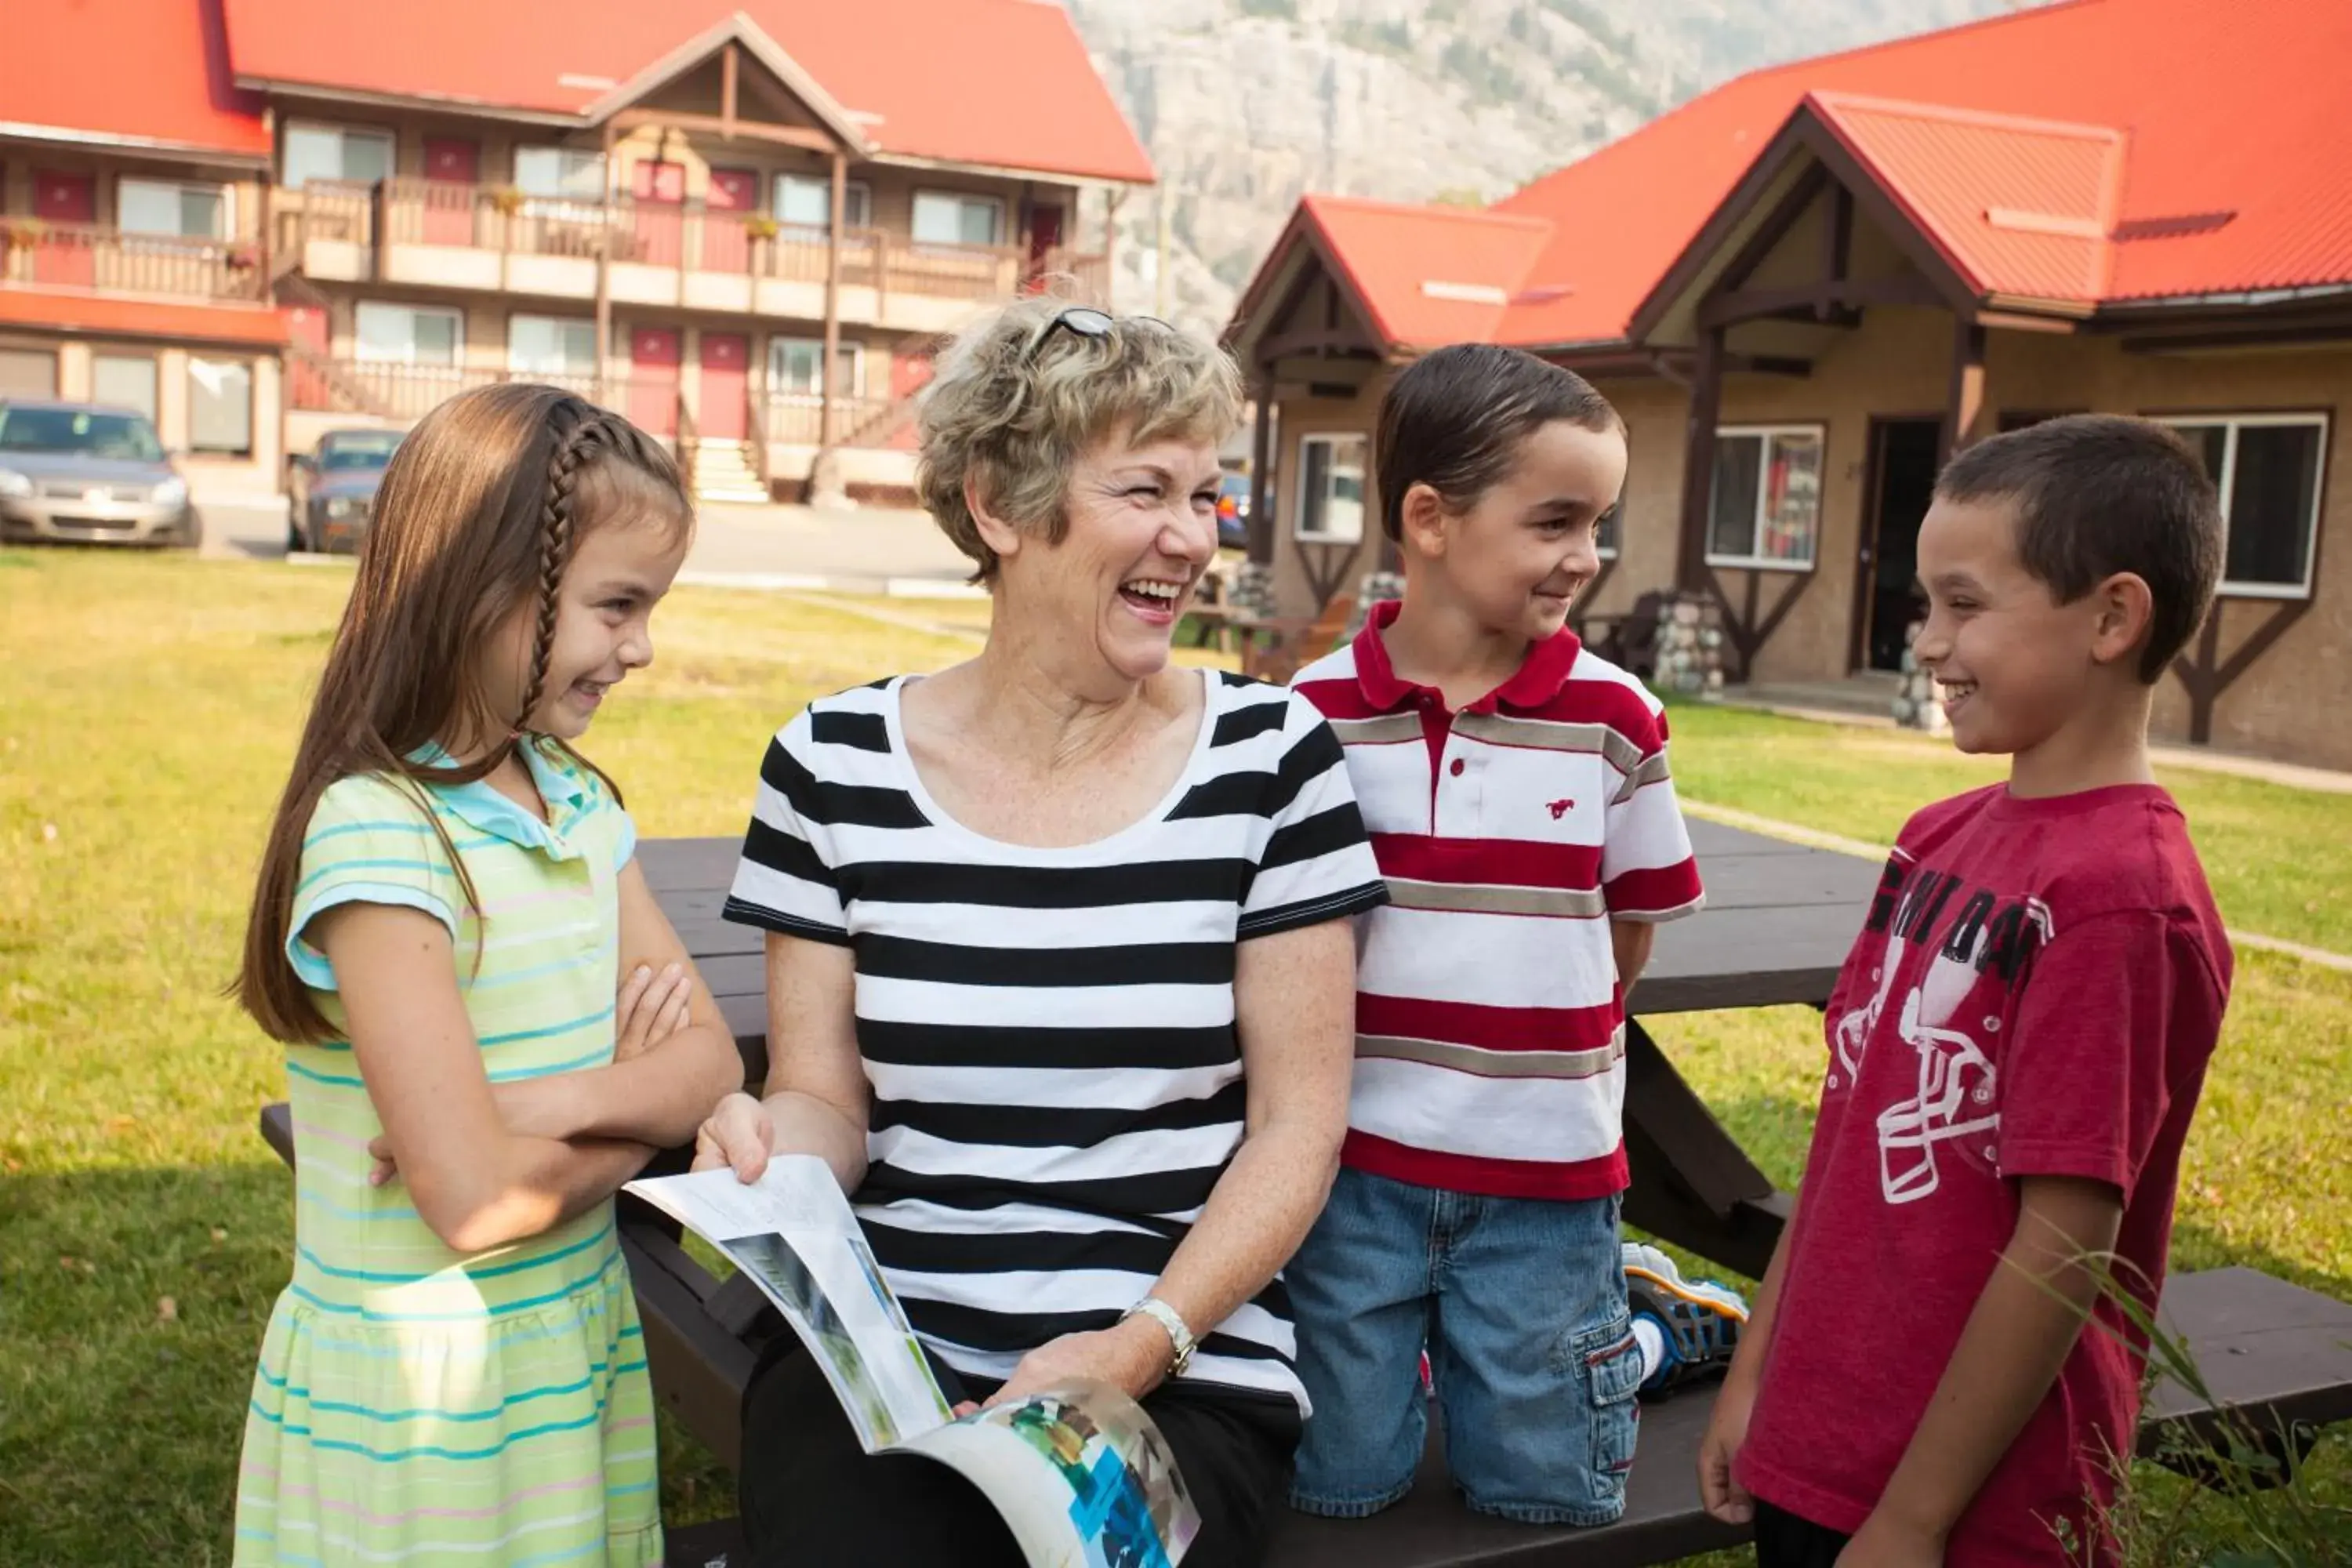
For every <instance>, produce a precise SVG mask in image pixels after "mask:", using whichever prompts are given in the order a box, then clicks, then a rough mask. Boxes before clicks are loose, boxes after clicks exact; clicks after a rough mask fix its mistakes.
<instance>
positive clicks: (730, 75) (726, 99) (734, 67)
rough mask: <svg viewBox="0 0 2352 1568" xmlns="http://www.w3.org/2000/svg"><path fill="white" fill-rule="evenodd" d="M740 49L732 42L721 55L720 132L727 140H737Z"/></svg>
mask: <svg viewBox="0 0 2352 1568" xmlns="http://www.w3.org/2000/svg"><path fill="white" fill-rule="evenodd" d="M739 54H740V51H739V50H738V49H737V47H736V46H735V45H734V44H732V43H730V44H729V45H728V46H727V47H726V48H725V49H724V50H723V51H722V52H721V53H720V54H719V136H720V137H721V138H723V139H724V140H726V141H729V142H732V141H734V140H735V92H736V72H737V71H738V69H740V66H739V64H738V61H739Z"/></svg>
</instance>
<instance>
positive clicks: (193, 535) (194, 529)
mask: <svg viewBox="0 0 2352 1568" xmlns="http://www.w3.org/2000/svg"><path fill="white" fill-rule="evenodd" d="M175 542H176V543H177V544H178V545H179V547H180V548H181V549H183V550H195V549H198V548H200V547H202V545H203V544H204V542H205V520H204V519H203V517H201V516H200V515H198V513H197V512H196V510H195V509H194V507H191V508H189V509H188V521H185V522H184V523H182V524H181V525H180V537H179V538H178V540H177V541H175Z"/></svg>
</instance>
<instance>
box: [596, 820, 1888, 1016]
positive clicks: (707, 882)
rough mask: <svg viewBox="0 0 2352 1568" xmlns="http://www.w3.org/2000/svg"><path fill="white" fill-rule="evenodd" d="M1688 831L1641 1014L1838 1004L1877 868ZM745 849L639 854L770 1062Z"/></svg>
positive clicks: (692, 846) (727, 842)
mask: <svg viewBox="0 0 2352 1568" xmlns="http://www.w3.org/2000/svg"><path fill="white" fill-rule="evenodd" d="M1690 836H1691V843H1692V845H1693V846H1694V847H1696V849H1697V851H1698V859H1699V874H1700V877H1701V879H1703V880H1704V881H1705V882H1706V909H1705V910H1702V911H1701V912H1700V913H1699V914H1697V915H1696V916H1694V917H1693V918H1691V919H1689V920H1682V921H1674V922H1672V923H1671V924H1669V925H1667V926H1665V927H1664V928H1663V929H1661V930H1660V931H1659V933H1658V946H1657V951H1656V952H1655V953H1654V955H1653V956H1652V958H1651V960H1650V967H1649V970H1648V972H1647V973H1644V974H1643V976H1642V983H1641V984H1640V986H1639V987H1637V988H1636V990H1635V991H1634V993H1633V1011H1634V1012H1636V1013H1637V1014H1641V1015H1643V1016H1656V1015H1659V1014H1664V1013H1689V1012H1696V1011H1698V1010H1700V1009H1702V1008H1713V1007H1764V1006H1772V1005H1779V1004H1782V1003H1810V1004H1813V1005H1820V1004H1822V1003H1823V1002H1826V1001H1828V1000H1829V994H1830V987H1831V985H1832V983H1833V982H1834V981H1835V980H1836V979H1837V972H1838V965H1839V964H1840V963H1843V961H1844V958H1845V953H1846V949H1847V948H1848V947H1849V946H1851V945H1852V943H1853V938H1854V934H1855V932H1857V931H1860V930H1861V928H1862V918H1863V913H1864V910H1865V909H1867V907H1868V905H1869V901H1870V895H1871V890H1872V889H1874V887H1875V886H1876V885H1877V880H1878V868H1877V867H1876V866H1874V865H1873V864H1872V863H1871V862H1869V861H1867V860H1863V859H1859V858H1855V857H1853V856H1850V855H1839V854H1834V853H1832V852H1830V851H1828V850H1822V849H1808V848H1806V847H1803V846H1802V845H1797V844H1790V843H1787V842H1784V841H1783V840H1780V839H1778V838H1767V837H1762V836H1761V835H1759V834H1754V833H1748V832H1744V831H1742V830H1741V829H1739V828H1736V827H1724V826H1718V825H1717V824H1715V823H1711V822H1701V821H1697V820H1695V819H1694V820H1693V821H1692V822H1691V824H1690ZM739 848H740V841H739V840H737V839H733V838H664V839H653V840H648V841H647V842H646V844H645V845H643V846H642V847H640V848H639V850H638V854H637V859H638V864H639V865H640V866H642V867H643V868H644V869H645V874H646V881H647V883H648V884H650V885H651V887H652V888H653V890H654V893H655V895H656V897H657V898H658V899H659V900H660V901H661V906H662V910H663V911H664V912H665V913H667V915H668V916H669V920H670V924H671V925H673V926H675V927H676V928H677V934H678V936H679V938H680V939H681V940H682V941H684V942H685V943H686V949H687V951H688V952H690V953H692V954H693V955H694V961H695V963H696V964H697V965H698V966H699V968H700V969H701V971H702V978H703V980H704V982H705V983H706V984H709V987H710V989H711V992H712V994H714V995H716V996H717V997H718V998H719V1007H720V1009H721V1010H722V1011H723V1012H724V1013H725V1014H726V1016H727V1022H728V1025H729V1026H730V1027H731V1028H732V1029H733V1030H734V1031H735V1035H736V1038H737V1039H738V1041H739V1042H740V1043H741V1044H742V1045H743V1046H744V1047H745V1048H746V1056H747V1058H749V1057H750V1056H751V1053H752V1052H754V1051H758V1052H759V1053H760V1054H761V1055H762V1056H764V1054H765V1052H764V1047H765V1043H766V1039H767V1031H768V1021H767V1015H766V1002H765V1000H764V996H765V981H764V977H763V973H762V967H763V966H762V959H761V941H762V939H761V932H759V931H756V930H754V929H752V928H751V927H749V926H740V925H730V924H729V923H728V922H727V921H723V920H721V919H720V918H719V909H720V907H721V906H722V905H723V904H725V902H726V901H727V888H728V885H729V884H730V882H731V881H733V879H734V877H735V858H736V855H737V852H738V850H739Z"/></svg>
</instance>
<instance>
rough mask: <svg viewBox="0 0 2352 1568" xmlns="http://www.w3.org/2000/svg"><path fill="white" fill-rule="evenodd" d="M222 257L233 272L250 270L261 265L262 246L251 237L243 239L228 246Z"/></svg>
mask: <svg viewBox="0 0 2352 1568" xmlns="http://www.w3.org/2000/svg"><path fill="white" fill-rule="evenodd" d="M222 259H223V260H224V261H226V262H227V263H228V269H229V270H230V271H232V272H250V271H252V270H253V269H254V268H257V267H258V266H260V265H261V247H259V246H257V245H256V244H254V243H253V242H252V241H251V240H249V239H241V240H239V241H237V242H236V244H235V245H232V246H230V247H228V251H227V253H226V255H225V256H224V257H223V258H222Z"/></svg>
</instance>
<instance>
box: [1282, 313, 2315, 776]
mask: <svg viewBox="0 0 2352 1568" xmlns="http://www.w3.org/2000/svg"><path fill="white" fill-rule="evenodd" d="M1951 342H1952V321H1951V317H1950V316H1949V315H1948V314H1947V313H1945V312H1943V311H1940V310H1927V309H1916V308H1903V307H1885V308H1880V309H1876V310H1871V311H1870V312H1869V313H1868V314H1867V315H1866V317H1865V318H1864V322H1863V324H1862V326H1860V327H1859V328H1857V329H1854V330H1853V331H1845V332H1840V333H1836V334H1834V336H1833V337H1832V338H1831V339H1830V341H1828V342H1826V344H1825V345H1824V346H1822V347H1821V348H1820V349H1818V350H1817V352H1816V353H1815V356H1814V363H1813V369H1812V374H1811V375H1809V376H1806V377H1802V378H1798V377H1784V376H1760V375H1746V374H1742V375H1732V376H1728V377H1727V378H1726V380H1725V383H1724V388H1723V398H1722V415H1721V422H1722V423H1723V424H1725V425H1739V424H1755V423H1771V424H1780V423H1788V424H1819V425H1821V426H1822V427H1823V429H1824V432H1825V437H1826V442H1825V447H1824V453H1823V470H1822V518H1821V529H1820V533H1819V535H1818V538H1817V542H1816V546H1815V552H1814V563H1813V567H1812V570H1811V572H1810V573H1798V572H1780V571H1775V572H1765V573H1759V574H1750V573H1748V572H1745V571H1739V570H1733V569H1727V568H1723V569H1718V574H1719V576H1720V577H1721V579H1722V581H1723V584H1724V587H1725V590H1726V592H1727V594H1729V595H1731V596H1732V600H1733V603H1734V604H1735V605H1740V606H1743V607H1744V604H1745V598H1746V595H1747V592H1748V582H1749V580H1750V578H1751V576H1753V577H1754V578H1755V580H1756V582H1757V598H1758V604H1759V610H1760V611H1762V612H1763V613H1768V614H1769V611H1770V608H1771V606H1772V605H1774V604H1775V603H1776V602H1778V599H1779V596H1780V595H1781V594H1783V593H1786V592H1790V591H1792V590H1793V591H1796V592H1797V593H1798V595H1799V596H1798V597H1797V599H1796V600H1795V602H1794V604H1793V605H1791V607H1790V611H1789V613H1788V615H1787V616H1786V617H1785V618H1784V619H1783V620H1782V622H1781V624H1780V628H1779V629H1778V630H1777V631H1776V632H1775V633H1774V635H1773V637H1772V638H1771V640H1770V641H1769V642H1768V643H1767V644H1766V645H1765V647H1763V649H1762V650H1761V652H1760V653H1759V655H1758V658H1757V661H1756V668H1755V670H1754V672H1753V673H1754V678H1755V679H1759V680H1763V681H1790V680H1826V679H1837V678H1839V677H1842V676H1843V675H1844V674H1846V673H1847V668H1848V666H1847V655H1848V649H1849V647H1850V642H1851V633H1852V622H1853V586H1854V572H1855V557H1856V553H1857V552H1858V550H1859V548H1860V545H1861V531H1862V525H1863V519H1864V515H1865V512H1866V510H1867V501H1868V497H1867V495H1866V494H1865V488H1864V487H1865V480H1866V477H1867V469H1868V456H1869V454H1868V450H1867V444H1868V439H1869V429H1870V420H1871V418H1872V417H1873V416H1898V417H1899V416H1923V417H1936V416H1939V415H1940V413H1941V411H1942V408H1943V406H1944V402H1945V398H1946V396H1947V395H1948V386H1949V378H1950V354H1951ZM1598 384H1599V385H1600V386H1601V390H1602V391H1603V392H1604V393H1605V394H1607V395H1608V396H1609V398H1610V399H1611V401H1612V402H1613V403H1615V404H1616V405H1617V406H1618V409H1619V410H1620V412H1622V414H1623V415H1624V416H1625V420H1626V425H1627V429H1628V433H1629V438H1630V446H1631V463H1630V466H1629V468H1628V470H1627V476H1626V484H1625V493H1624V500H1623V507H1624V514H1623V521H1622V525H1621V527H1622V531H1621V539H1622V545H1621V550H1620V555H1619V559H1618V561H1617V562H1616V563H1615V565H1614V566H1613V567H1612V570H1611V572H1610V574H1609V575H1608V577H1607V578H1606V579H1605V580H1604V581H1603V582H1602V583H1601V586H1600V587H1599V588H1598V589H1597V590H1595V592H1594V593H1593V595H1592V597H1591V605H1590V607H1591V608H1592V609H1594V610H1597V611H1601V612H1604V613H1605V612H1613V611H1618V610H1622V609H1624V608H1625V607H1627V606H1629V605H1631V604H1632V603H1633V599H1634V598H1635V597H1636V596H1637V595H1640V594H1641V593H1643V591H1645V590H1648V589H1653V588H1660V587H1664V586H1666V585H1668V584H1671V582H1672V581H1673V577H1674V564H1675V533H1676V530H1677V527H1678V523H1679V519H1680V515H1681V508H1682V481H1683V448H1684V440H1685V421H1686V419H1687V417H1688V409H1689V398H1688V394H1687V392H1686V391H1685V389H1684V388H1683V387H1682V386H1680V385H1678V384H1675V383H1674V382H1672V381H1669V380H1666V379H1664V378H1661V377H1640V378H1632V377H1628V378H1619V379H1610V380H1603V381H1601V382H1599V383H1598ZM1279 407H1280V410H1281V418H1282V443H1281V447H1282V452H1281V463H1280V468H1279V480H1280V482H1279V486H1278V489H1277V496H1276V515H1277V519H1278V521H1279V522H1280V524H1281V526H1280V528H1279V529H1278V531H1277V549H1276V586H1277V592H1278V594H1279V596H1280V597H1279V603H1280V605H1281V608H1282V610H1283V613H1285V614H1288V615H1305V614H1311V613H1312V612H1313V609H1314V604H1313V595H1312V593H1311V592H1310V590H1309V589H1308V587H1307V578H1306V574H1305V571H1304V569H1303V566H1302V563H1301V561H1300V552H1299V551H1298V549H1297V545H1296V543H1295V542H1293V541H1292V539H1291V538H1290V536H1289V533H1288V528H1289V524H1290V521H1291V519H1292V518H1294V517H1295V516H1296V514H1297V498H1296V495H1295V485H1296V482H1297V471H1298V468H1297V438H1298V437H1300V436H1301V435H1304V434H1307V433H1309V432H1315V431H1333V430H1344V431H1355V432H1369V431H1370V428H1371V426H1372V424H1373V421H1374V418H1375V417H1376V415H1377V412H1378V408H1379V387H1378V386H1377V385H1375V386H1372V387H1369V388H1367V389H1366V390H1365V392H1364V393H1362V394H1360V395H1359V396H1358V397H1357V398H1356V399H1353V400H1348V401H1339V400H1332V399H1308V398H1306V397H1304V396H1303V395H1292V396H1289V397H1286V398H1283V399H1281V400H1280V402H1279ZM2005 409H2007V410H2020V411H2029V410H2030V411H2034V412H2042V413H2048V412H2074V411H2079V410H2101V411H2105V412H2111V413H2123V414H2140V415H2168V414H2180V413H2189V412H2203V413H2237V414H2253V413H2272V412H2304V411H2312V410H2319V411H2324V412H2327V413H2329V414H2330V415H2331V416H2333V417H2332V423H2331V428H2330V439H2329V445H2328V450H2327V455H2326V471H2325V474H2324V476H2323V489H2322V497H2321V511H2320V523H2319V537H2318V542H2317V570H2316V572H2315V585H2314V589H2313V593H2312V595H2311V599H2310V601H2309V605H2308V607H2307V608H2305V609H2304V610H2302V611H2301V613H2300V614H2299V615H2298V616H2296V617H2295V618H2294V620H2293V621H2292V624H2290V625H2289V626H2287V628H2286V630H2285V631H2284V634H2283V635H2282V636H2281V637H2279V639H2278V640H2277V642H2276V643H2274V644H2273V646H2272V647H2271V648H2270V649H2269V650H2268V651H2267V652H2265V653H2263V655H2262V656H2261V657H2260V658H2258V659H2256V660H2255V662H2254V663H2253V664H2252V666H2251V667H2250V668H2248V669H2247V670H2246V672H2245V673H2244V674H2242V676H2241V677H2240V678H2239V679H2238V680H2237V681H2236V683H2235V684H2234V685H2232V686H2231V687H2230V688H2229V689H2227V690H2225V691H2224V692H2223V693H2222V694H2221V697H2220V699H2219V700H2218V701H2217V702H2216V704H2215V707H2214V712H2213V727H2212V743H2213V744H2214V745H2216V746H2217V747H2221V748H2223V749H2226V750H2231V751H2242V752H2253V753H2258V754H2261V755H2265V756H2272V757H2278V758H2283V759H2287V760H2292V761H2296V762H2304V763H2316V764H2319V765H2323V766H2330V767H2346V768H2352V724H2347V723H2346V722H2343V720H2344V719H2345V718H2347V716H2352V437H2347V433H2346V429H2345V426H2344V421H2343V416H2344V415H2346V414H2347V413H2352V347H2346V348H2339V347H2333V346H2320V347H2306V348H2302V349H2296V350H2292V351H2282V352H2270V353H2232V354H2226V355H2200V356H2194V357H2191V356H2168V355H2155V354H2145V353H2127V352H2126V350H2125V348H2124V347H2123V344H2122V343H2121V342H2120V341H2119V340H2117V339H2116V337H2114V336H2111V335H2107V334H2104V333H2100V334H2092V333H2076V334H2065V335H2061V334H2052V333H2040V332H2019V331H1994V332H1992V333H1991V334H1990V339H1989V342H1988V344H1987V353H1986V407H1985V412H1984V415H1983V417H1982V423H1981V426H1980V428H1981V429H1982V430H1984V431H1990V430H1991V429H1993V428H1994V427H1995V425H1996V423H1997V421H1998V419H1999V417H2000V413H2001V412H2002V411H2003V410H2005ZM1369 564H1370V553H1369V551H1367V552H1364V553H1363V554H1361V555H1360V557H1359V559H1358V560H1357V561H1356V562H1354V563H1351V565H1350V567H1349V575H1348V577H1347V578H1346V579H1345V584H1344V585H1346V586H1349V587H1352V585H1353V583H1354V581H1355V578H1356V577H1357V576H1358V575H1360V574H1361V572H1362V571H1364V570H1365V569H1367V567H1368V566H1369ZM2291 609H2292V605H2282V602H2281V601H2277V600H2271V599H2251V598H2242V599H2225V600H2224V601H2223V602H2222V605H2221V639H2220V648H2219V652H2220V657H2221V659H2222V660H2223V661H2226V660H2227V659H2228V658H2229V657H2230V655H2231V651H2232V650H2233V649H2235V648H2236V647H2239V646H2240V644H2241V643H2242V641H2243V640H2244V639H2245V638H2246V637H2248V636H2249V635H2251V634H2252V633H2253V632H2254V631H2256V630H2257V629H2258V628H2260V627H2261V626H2263V625H2264V624H2266V623H2267V622H2269V621H2270V620H2271V619H2272V617H2273V616H2278V615H2280V614H2282V613H2284V611H2286V610H2291ZM2156 729H2157V732H2158V735H2159V736H2160V737H2162V738H2165V739H2173V740H2184V739H2186V738H2187V736H2188V733H2189V700H2188V695H2187V692H2186V690H2185V689H2184V688H2183V687H2182V686H2181V684H2180V682H2179V680H2178V679H2173V678H2172V677H2170V676H2168V677H2167V678H2166V679H2165V680H2164V681H2163V682H2162V683H2161V684H2160V685H2159V687H2158V691H2157V708H2156Z"/></svg>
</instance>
